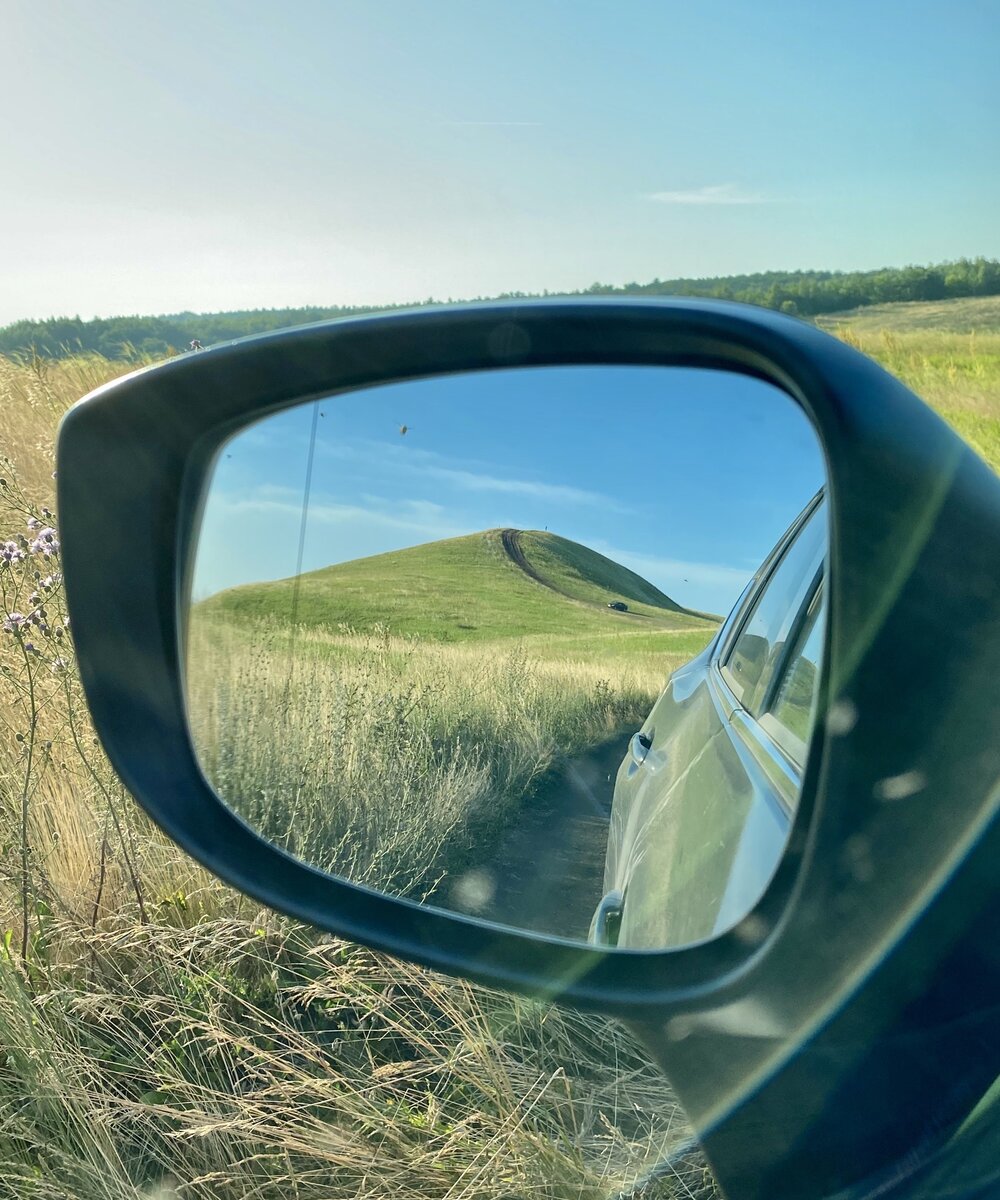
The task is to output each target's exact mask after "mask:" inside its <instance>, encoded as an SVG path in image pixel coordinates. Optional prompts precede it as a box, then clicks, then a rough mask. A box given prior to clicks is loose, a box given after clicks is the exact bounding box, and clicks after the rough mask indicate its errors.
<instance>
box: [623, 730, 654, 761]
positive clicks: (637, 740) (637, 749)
mask: <svg viewBox="0 0 1000 1200" xmlns="http://www.w3.org/2000/svg"><path fill="white" fill-rule="evenodd" d="M652 744H653V743H652V741H651V740H650V739H649V738H648V737H646V735H645V734H644V733H633V734H632V740H631V741H630V742H629V744H628V748H629V752H630V753H631V755H632V761H633V762H634V763H635V765H636V766H637V767H641V766H642V764H643V763H644V762H645V761H646V755H647V754H648V753H649V748H650V746H652Z"/></svg>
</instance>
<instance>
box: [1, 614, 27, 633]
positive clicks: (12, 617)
mask: <svg viewBox="0 0 1000 1200" xmlns="http://www.w3.org/2000/svg"><path fill="white" fill-rule="evenodd" d="M27 623H28V618H27V617H26V616H25V615H24V613H17V612H13V613H9V614H8V615H7V616H6V617H5V618H4V623H3V627H4V630H5V631H6V632H7V633H17V631H18V630H19V629H20V628H21V627H22V626H24V625H27Z"/></svg>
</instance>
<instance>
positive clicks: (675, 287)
mask: <svg viewBox="0 0 1000 1200" xmlns="http://www.w3.org/2000/svg"><path fill="white" fill-rule="evenodd" d="M581 294H582V295H588V296H706V297H711V298H714V299H717V300H737V301H740V302H741V303H744V304H759V305H761V306H762V307H764V308H776V309H780V310H781V311H782V312H787V313H792V314H794V315H796V316H801V317H816V316H819V315H821V314H831V313H832V314H840V313H842V312H845V311H846V310H850V309H863V308H867V307H868V306H870V305H878V306H882V307H883V309H884V308H890V307H891V308H894V307H896V306H897V305H899V304H901V303H904V302H905V303H930V304H938V305H940V304H941V302H945V303H944V305H943V307H944V308H946V307H947V302H950V301H953V300H956V299H962V298H965V297H970V298H973V300H974V301H975V300H978V299H980V298H982V297H991V298H993V299H994V303H995V302H996V297H998V296H1000V261H998V260H997V259H993V258H974V259H968V258H962V259H958V260H956V261H954V262H944V263H936V264H933V265H930V266H909V267H883V268H880V269H878V270H875V271H760V272H757V273H755V274H752V275H720V276H715V277H712V278H706V279H651V280H649V281H648V282H646V283H637V282H634V281H633V282H630V283H625V284H608V283H593V284H591V285H590V287H589V288H587V289H586V290H585V291H584V292H582V293H581V292H574V293H558V292H546V293H545V295H546V296H549V295H581ZM473 298H474V299H478V300H482V299H486V298H487V297H483V296H477V297H470V299H473ZM531 298H532V296H531V295H530V294H529V293H526V292H514V293H510V294H508V295H505V296H499V297H493V299H500V300H505V299H518V300H524V299H531ZM419 303H421V304H435V303H438V301H436V300H435V299H434V297H433V296H429V297H428V298H427V299H426V300H423V301H420V302H419ZM414 307H417V305H416V304H412V303H411V304H393V305H386V306H383V308H381V309H379V308H374V307H354V308H351V307H344V306H343V305H331V306H327V307H320V306H312V307H309V308H270V309H263V308H261V309H252V310H244V311H240V312H223V313H192V312H183V313H171V314H169V315H164V316H133V317H96V318H94V319H93V320H89V321H84V320H81V319H80V318H79V317H68V316H67V317H53V318H51V319H49V320H45V321H17V322H15V323H14V324H12V325H8V326H6V328H3V329H0V354H5V355H8V356H23V355H26V356H28V357H30V356H32V355H41V356H42V357H45V358H66V357H74V356H76V355H79V354H90V353H94V354H100V355H103V356H104V357H105V358H110V359H115V360H124V361H132V360H134V359H141V358H142V357H143V356H149V355H153V356H155V357H161V358H162V357H164V356H166V355H169V354H175V353H177V351H178V350H183V349H185V348H186V347H187V346H188V345H189V343H190V342H191V341H192V340H194V339H197V340H198V341H199V342H200V343H201V344H202V345H203V346H211V345H214V344H215V343H217V342H227V341H231V340H232V339H233V338H238V337H246V336H247V335H248V334H253V333H266V332H268V331H270V330H275V329H289V328H291V327H292V326H295V325H307V324H309V323H310V322H312V321H325V320H328V319H330V318H331V317H347V316H355V315H358V314H360V313H368V312H379V311H384V309H385V308H414ZM885 319H888V320H892V319H894V317H887V318H883V320H885ZM949 319H950V318H949ZM880 327H881V325H880ZM932 327H934V328H938V327H939V326H932ZM944 327H945V328H947V326H944Z"/></svg>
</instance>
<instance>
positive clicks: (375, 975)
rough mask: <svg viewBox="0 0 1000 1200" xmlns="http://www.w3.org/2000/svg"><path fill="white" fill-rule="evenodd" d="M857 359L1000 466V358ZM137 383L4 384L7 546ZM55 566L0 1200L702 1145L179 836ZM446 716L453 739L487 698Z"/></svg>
mask: <svg viewBox="0 0 1000 1200" xmlns="http://www.w3.org/2000/svg"><path fill="white" fill-rule="evenodd" d="M842 336H847V337H848V338H849V339H851V340H854V341H855V342H856V343H857V344H860V346H861V347H862V349H865V350H867V351H868V352H870V353H872V354H874V356H875V357H877V358H879V359H880V360H881V361H883V363H884V364H885V365H886V366H888V367H889V369H891V370H894V371H896V372H897V373H898V374H900V375H901V376H902V377H903V378H904V379H905V380H906V381H907V382H908V383H910V384H911V385H912V386H914V387H915V388H916V389H917V390H918V391H919V392H921V393H922V394H923V395H924V396H925V397H926V398H927V399H928V400H929V401H930V402H931V403H932V404H933V405H934V406H935V407H937V408H938V409H939V410H940V411H941V412H942V413H943V414H944V415H945V417H946V418H947V419H948V420H950V421H951V422H952V423H953V424H954V425H955V426H956V428H958V429H959V430H960V431H961V432H962V433H963V434H965V435H966V436H967V437H968V438H969V439H970V441H972V442H973V443H974V444H975V445H976V446H977V447H978V448H979V449H980V452H981V453H983V455H984V456H985V457H986V458H987V459H988V460H989V461H990V462H991V463H992V464H993V466H994V467H995V468H996V467H1000V438H998V434H997V430H998V425H1000V367H998V363H1000V344H998V342H997V340H996V338H992V339H990V338H986V337H977V338H969V337H962V336H956V335H943V334H942V335H934V334H926V333H923V334H920V335H909V334H907V335H905V336H904V335H888V336H884V337H883V336H882V335H879V334H867V333H865V334H861V335H858V334H851V333H850V332H847V333H842ZM117 372H119V368H118V367H116V366H115V365H113V364H108V363H105V362H103V361H102V360H97V359H82V360H80V359H78V360H70V361H67V362H64V363H58V364H48V365H42V364H35V365H33V366H30V365H26V366H15V365H12V364H10V363H6V362H2V361H0V453H2V454H3V455H4V456H5V457H6V459H7V460H8V461H7V462H5V463H4V464H3V465H2V466H0V475H2V477H3V478H4V480H5V484H6V486H4V487H2V488H0V543H2V542H3V541H4V540H5V539H6V538H7V537H9V536H16V535H19V534H27V533H28V530H27V529H26V525H25V521H26V519H27V518H29V517H32V518H38V519H46V518H44V515H43V513H42V508H43V506H46V505H48V506H50V507H51V505H52V494H53V480H52V469H53V463H52V443H53V438H54V433H55V427H56V423H57V421H58V418H59V416H60V415H61V413H62V412H63V411H64V410H65V409H66V408H67V407H68V405H69V404H70V403H71V402H72V401H74V400H75V399H76V398H77V397H78V396H79V395H81V394H82V393H84V392H85V391H87V390H89V389H90V388H92V387H94V386H97V385H98V384H99V383H102V382H104V381H105V380H106V379H107V378H110V377H111V376H112V375H114V374H115V373H117ZM57 567H58V564H57V562H52V561H50V560H46V561H44V562H43V561H41V560H40V559H39V558H38V556H37V555H34V556H33V555H31V554H30V553H29V554H28V555H27V556H26V558H25V560H23V561H22V562H18V563H14V564H11V565H10V566H8V567H4V568H3V569H0V603H2V605H3V613H0V619H2V617H4V616H6V615H7V614H10V613H12V612H22V613H23V612H25V611H27V610H31V609H32V608H33V607H44V609H45V614H46V615H45V618H44V623H45V624H46V625H47V627H48V629H49V634H48V636H46V635H45V634H44V633H43V632H42V631H40V629H39V627H38V626H37V625H35V626H33V627H32V632H31V633H30V634H28V635H25V634H21V635H19V636H18V635H14V634H10V633H2V632H0V839H2V842H3V845H4V850H5V853H4V855H3V856H2V859H0V934H2V943H0V1046H2V1047H3V1051H2V1054H0V1180H2V1185H0V1192H2V1194H4V1195H11V1196H13V1195H18V1196H25V1197H34V1198H37V1200H43V1198H44V1200H55V1198H57V1197H58V1198H60V1200H67V1198H69V1197H72V1198H74V1200H98V1198H100V1200H107V1198H109V1197H115V1198H117V1197H121V1198H122V1200H126V1198H127V1200H138V1198H139V1197H153V1196H159V1197H168V1196H171V1197H185V1200H186V1198H188V1197H191V1198H194V1197H198V1198H202V1197H203V1198H205V1200H209V1198H212V1200H216V1198H219V1197H223V1198H226V1197H232V1198H233V1200H237V1198H239V1200H243V1198H245V1197H255V1198H258V1197H259V1198H261V1200H270V1198H271V1197H274V1198H275V1200H277V1198H278V1197H281V1198H282V1200H284V1198H286V1197H296V1198H298V1200H313V1198H316V1200H319V1198H320V1197H322V1198H324V1200H326V1198H328V1197H330V1196H344V1197H348V1196H358V1197H360V1196H362V1195H363V1196H366V1197H379V1196H386V1197H388V1196H389V1195H390V1194H391V1195H392V1196H393V1197H395V1198H399V1200H407V1198H412V1200H418V1198H425V1197H447V1198H448V1200H460V1198H464V1197H470V1198H471V1197H476V1198H477V1200H478V1198H488V1197H495V1198H496V1200H500V1198H501V1197H512V1196H529V1195H533V1196H538V1197H561V1196H566V1197H569V1196H572V1197H575V1198H576V1197H594V1198H595V1200H596V1198H597V1197H599V1196H605V1195H608V1194H609V1193H613V1192H615V1191H616V1190H618V1189H620V1188H627V1187H628V1186H630V1184H631V1183H632V1182H633V1181H635V1180H636V1179H637V1178H639V1177H641V1176H642V1175H643V1174H644V1172H646V1171H648V1170H649V1169H650V1168H652V1167H653V1166H654V1165H655V1164H656V1163H657V1162H658V1161H660V1160H661V1159H662V1158H663V1157H664V1155H665V1154H666V1153H667V1151H668V1150H670V1149H672V1148H673V1149H676V1148H677V1147H679V1146H682V1145H683V1144H684V1142H685V1138H686V1137H687V1130H686V1128H685V1126H684V1123H683V1118H682V1116H681V1114H680V1113H679V1111H678V1109H677V1108H676V1106H675V1105H674V1103H673V1102H672V1100H671V1097H670V1093H669V1089H668V1088H667V1087H666V1085H665V1084H664V1082H663V1080H662V1079H661V1078H660V1076H659V1075H658V1073H657V1072H656V1070H655V1069H654V1068H652V1067H651V1066H650V1064H649V1063H648V1061H647V1060H646V1059H645V1057H644V1055H643V1054H642V1051H641V1050H640V1048H639V1047H638V1046H637V1045H636V1044H635V1042H634V1041H633V1040H632V1038H631V1037H630V1036H629V1035H628V1034H627V1033H626V1032H625V1031H624V1030H622V1029H621V1028H619V1027H618V1026H616V1025H614V1024H613V1023H611V1022H608V1021H605V1020H602V1019H600V1018H594V1017H584V1016H580V1015H574V1014H570V1013H566V1012H563V1011H560V1010H558V1009H553V1008H551V1007H546V1006H543V1005H540V1004H534V1003H531V1002H528V1001H521V1000H516V999H511V998H510V997H504V996H501V995H498V994H496V993H493V992H490V991H487V990H484V989H480V988H474V987H472V986H469V985H466V984H463V983H461V982H455V981H451V980H444V979H441V978H439V977H436V976H434V975H432V974H430V973H428V972H425V971H420V970H417V969H415V968H411V967H407V966H405V965H402V964H399V963H395V962H390V961H386V960H383V959H381V958H379V957H378V956H375V955H372V954H370V953H368V952H365V951H362V950H359V949H357V948H355V947H351V946H349V945H346V944H343V943H340V942H338V941H335V940H330V939H322V938H318V937H317V936H316V935H314V934H312V933H310V932H309V931H306V930H303V929H301V928H299V927H296V926H295V925H293V924H292V923H291V922H288V921H285V920H283V919H281V918H278V917H276V916H274V915H273V914H269V913H267V912H262V911H259V910H258V909H257V907H256V906H255V905H253V904H252V903H251V902H250V901H248V900H247V899H245V898H243V897H240V896H237V895H236V894H234V893H233V892H231V891H229V890H228V889H226V888H224V887H222V886H221V885H220V884H219V883H218V882H217V881H215V880H214V879H211V878H209V877H208V876H206V875H205V873H203V872H201V871H200V870H199V869H198V868H197V867H195V866H193V865H192V864H191V863H190V862H188V861H187V860H186V859H185V858H184V857H183V856H182V855H180V854H179V853H178V852H177V851H176V850H175V849H174V848H173V847H172V846H171V845H169V844H168V843H167V842H166V841H165V840H164V839H163V838H162V837H160V836H159V835H158V834H157V833H156V831H155V830H153V829H152V828H151V827H150V826H149V824H148V823H147V822H146V821H145V820H143V819H142V818H141V816H140V814H139V813H138V811H137V810H136V808H135V806H134V805H133V804H132V803H131V802H130V801H129V800H128V798H127V797H126V796H125V795H124V794H123V791H122V788H121V786H120V785H119V784H118V783H117V781H116V780H115V778H114V775H113V773H112V772H111V771H110V769H109V768H108V766H107V764H106V762H105V761H104V759H103V757H102V755H101V753H100V750H99V748H98V747H97V746H96V744H95V743H94V741H93V734H92V731H91V730H90V728H89V725H88V722H87V717H86V712H85V707H84V705H83V701H82V696H81V694H80V689H79V683H78V680H77V678H76V675H75V668H74V665H73V660H72V647H71V644H70V637H69V634H68V633H65V632H64V633H63V634H62V635H61V636H60V637H58V638H57V637H56V635H55V632H54V631H55V630H56V628H57V627H58V623H59V622H60V621H61V618H62V616H63V608H62V596H61V585H60V584H59V583H58V582H56V583H53V584H50V587H49V590H48V591H47V592H44V594H43V596H42V597H41V599H42V601H43V603H42V604H41V605H34V603H33V602H32V601H31V594H32V592H34V591H37V590H38V586H39V583H40V582H41V578H44V575H46V574H51V573H52V572H53V571H54V570H57ZM35 569H39V571H40V579H35V578H34V570H35ZM28 640H32V641H33V642H37V644H38V653H37V654H36V653H34V652H31V651H28V650H27V649H26V642H27V641H28ZM334 649H338V648H337V647H327V648H326V650H327V651H329V652H333V650H334ZM343 649H344V647H343V646H341V647H339V650H343ZM314 650H315V653H316V655H317V656H318V655H319V653H320V649H319V648H318V647H314ZM385 653H386V654H387V655H391V654H397V655H398V654H400V653H403V654H406V653H409V651H407V649H406V647H400V646H393V645H391V644H387V646H386V648H385ZM449 653H453V654H456V655H459V654H469V655H473V656H474V655H475V653H476V651H475V650H468V651H466V650H461V649H454V648H452V649H449ZM57 660H60V665H57ZM63 660H64V661H63ZM316 661H318V658H317V659H316ZM234 663H235V659H234ZM465 664H466V660H463V662H462V663H458V662H457V660H456V661H455V662H453V663H451V666H450V668H449V671H448V674H449V677H452V676H457V675H458V674H459V673H460V671H459V668H461V669H462V670H464V669H465ZM413 665H414V670H415V674H414V679H417V678H418V677H420V676H421V672H423V677H424V678H426V670H427V669H428V667H427V664H426V663H424V664H422V665H421V664H419V663H417V662H416V659H415V660H414V664H413ZM417 666H420V670H419V671H417V670H416V667H417ZM54 667H56V668H57V669H55V670H54V669H53V668H54ZM234 669H235V668H234ZM498 669H499V668H498ZM531 670H533V671H535V673H536V674H535V676H534V678H535V679H536V681H537V684H538V687H539V688H540V689H541V690H540V692H539V693H538V694H539V695H541V694H542V693H544V691H545V687H544V684H545V680H546V679H548V680H549V682H550V684H551V681H552V680H553V679H555V678H558V676H557V675H553V674H552V672H553V671H555V670H556V668H554V667H552V665H551V664H549V666H546V664H545V661H544V655H541V656H540V661H538V662H535V663H534V664H533V666H532V667H531ZM559 670H561V671H563V672H565V674H564V676H563V677H562V683H561V685H560V686H561V687H562V689H563V690H566V689H568V688H573V689H577V692H578V694H580V695H583V696H585V697H586V696H587V695H588V694H590V695H591V697H593V695H594V694H595V693H596V677H595V676H594V675H593V673H592V671H591V669H589V668H587V669H584V668H579V669H577V668H571V667H565V666H564V667H561V668H559ZM588 672H590V673H588ZM656 682H657V681H654V680H652V679H646V678H642V677H640V676H637V677H636V678H635V679H634V681H633V683H634V686H635V688H636V689H638V690H639V691H643V690H645V689H648V688H649V687H650V686H653V687H654V689H655V686H656ZM449 686H451V687H453V688H457V684H454V683H450V684H449ZM497 686H498V685H497ZM442 687H443V684H442ZM523 690H524V689H523V688H522V691H523ZM550 690H551V688H550ZM556 690H559V689H556ZM498 694H499V693H498ZM510 694H511V695H513V694H514V693H510ZM451 695H452V699H453V703H451V704H450V705H448V704H444V703H443V702H440V701H438V702H436V703H437V704H438V709H437V715H436V716H435V717H434V719H435V720H437V721H438V722H439V723H440V722H441V721H446V719H447V717H448V713H449V712H451V713H452V714H453V715H454V713H455V712H456V711H457V710H458V709H459V707H460V701H461V702H462V703H465V700H462V694H461V692H460V690H457V691H453V692H452V693H451ZM466 699H467V698H466ZM633 699H634V697H633ZM606 700H607V697H606V696H605V697H604V700H603V701H602V703H604V702H605V701H606ZM494 706H495V707H496V705H494ZM432 707H433V706H432ZM206 711H207V709H206ZM428 711H429V710H428ZM525 712H527V714H528V717H529V718H530V719H525ZM432 715H433V714H432ZM591 716H592V717H593V719H594V721H595V722H596V723H597V725H599V724H600V721H601V720H602V719H605V720H606V719H608V718H607V715H605V717H603V718H602V717H601V714H600V705H598V706H596V707H595V708H592V711H591ZM519 721H520V724H519V723H518V722H519ZM509 729H510V730H511V731H512V734H511V737H510V739H509V746H510V748H511V749H510V756H509V763H514V764H516V763H518V762H520V763H521V765H520V766H518V767H516V769H514V768H511V769H512V770H514V774H517V773H518V772H519V771H520V772H521V773H522V775H523V773H524V772H527V773H528V775H530V773H531V772H532V771H534V770H536V769H537V768H538V763H539V762H540V761H543V760H544V756H545V754H546V753H547V751H546V746H547V745H549V748H551V747H550V743H549V742H547V739H548V738H549V737H550V735H551V728H550V727H544V728H543V727H541V726H540V725H539V718H538V714H537V712H536V713H535V714H534V715H533V716H532V715H531V712H530V706H529V707H528V709H526V710H524V711H522V713H521V715H520V717H518V719H517V720H514V719H513V717H512V718H511V720H510V721H509ZM419 761H420V760H419V759H415V760H414V762H415V763H416V765H419ZM482 765H483V764H480V766H482ZM494 765H495V764H494ZM492 770H493V766H490V767H489V770H487V775H488V776H489V778H488V779H487V781H486V783H485V784H483V786H484V787H486V788H487V791H488V789H489V788H492V787H495V786H496V780H495V777H494V776H493V775H490V773H489V772H490V771H492ZM519 777H520V776H519ZM469 782H470V781H469V780H467V779H464V778H462V779H459V780H458V781H457V783H456V787H457V791H456V793H455V795H456V796H458V797H459V799H462V798H463V797H464V802H468V784H469ZM472 782H473V784H475V780H473V781H472ZM475 786H479V785H478V784H475ZM681 1161H682V1162H683V1163H684V1164H685V1165H684V1166H683V1167H678V1168H677V1170H676V1171H674V1172H673V1173H669V1172H668V1174H667V1175H666V1177H665V1178H663V1179H662V1180H660V1181H659V1182H658V1183H657V1185H656V1188H657V1189H659V1190H661V1191H662V1192H663V1193H664V1194H669V1195H678V1196H695V1195H698V1196H704V1195H708V1194H710V1193H711V1181H710V1179H709V1178H708V1177H707V1175H706V1172H705V1168H704V1166H703V1164H702V1163H701V1162H700V1160H699V1159H698V1158H697V1156H696V1155H695V1156H684V1157H683V1158H682V1159H681Z"/></svg>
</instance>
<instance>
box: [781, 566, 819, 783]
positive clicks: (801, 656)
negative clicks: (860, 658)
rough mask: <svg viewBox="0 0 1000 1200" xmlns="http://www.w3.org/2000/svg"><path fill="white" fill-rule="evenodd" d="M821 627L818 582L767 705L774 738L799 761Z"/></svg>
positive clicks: (811, 708) (808, 725) (809, 718)
mask: <svg viewBox="0 0 1000 1200" xmlns="http://www.w3.org/2000/svg"><path fill="white" fill-rule="evenodd" d="M825 628H826V603H825V592H824V589H823V586H822V584H821V585H820V586H819V587H817V589H816V591H815V592H814V593H813V594H812V596H811V597H810V600H809V606H808V609H807V611H806V613H805V620H804V621H803V622H802V625H801V627H800V629H799V634H798V637H797V639H796V644H795V648H794V649H793V651H792V653H791V654H790V655H789V658H788V662H787V664H786V667H785V671H784V675H783V676H782V679H781V681H780V684H779V685H778V689H777V692H776V694H775V697H774V701H773V703H772V705H771V710H770V713H769V714H768V716H769V717H770V718H772V720H773V724H772V722H771V721H768V722H767V724H768V725H769V726H770V730H769V731H770V732H771V734H772V736H773V737H774V739H775V741H776V742H778V744H779V745H780V746H781V747H782V749H783V750H785V751H786V752H787V753H789V754H790V755H791V757H792V758H793V759H794V760H795V761H796V762H797V763H799V764H801V763H803V762H804V761H805V749H806V745H807V743H808V741H809V734H810V732H811V730H812V723H813V717H814V714H815V710H816V696H817V691H818V686H819V665H820V658H821V656H822V653H823V632H824V629H825Z"/></svg>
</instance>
